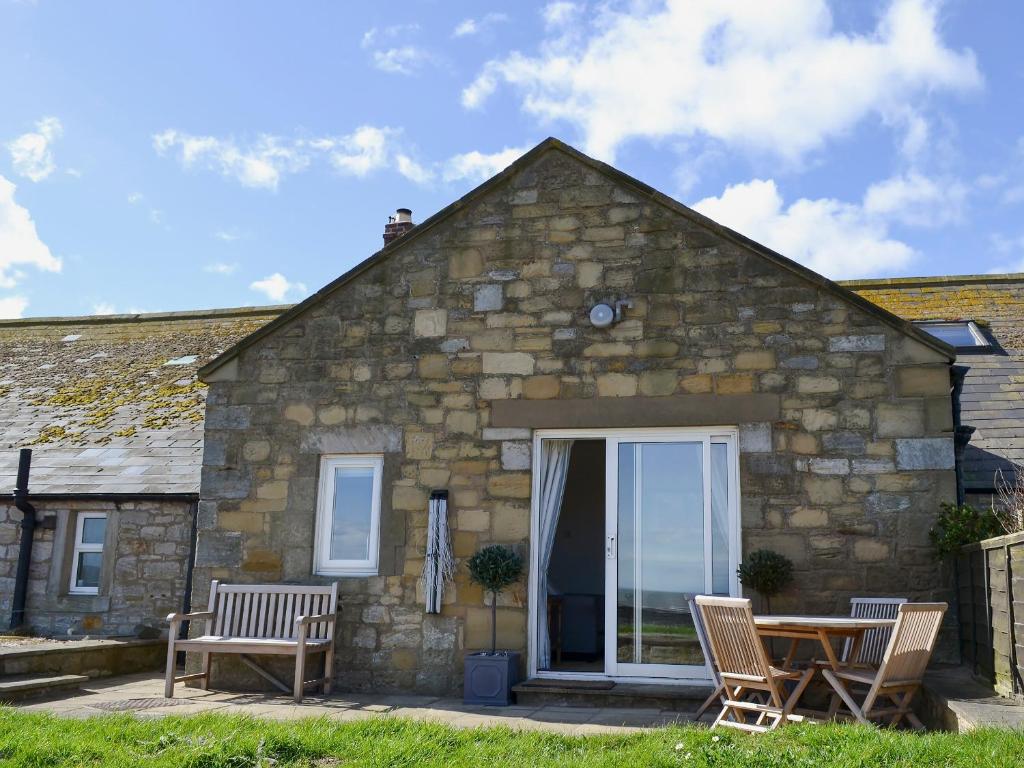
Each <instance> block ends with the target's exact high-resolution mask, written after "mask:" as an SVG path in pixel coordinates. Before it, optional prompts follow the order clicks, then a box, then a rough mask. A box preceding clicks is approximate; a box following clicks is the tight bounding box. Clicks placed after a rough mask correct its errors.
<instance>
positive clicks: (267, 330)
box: [199, 137, 956, 381]
mask: <svg viewBox="0 0 1024 768" xmlns="http://www.w3.org/2000/svg"><path fill="white" fill-rule="evenodd" d="M551 150H555V151H559V152H563V153H564V154H566V155H568V156H569V157H571V158H573V159H574V160H576V161H578V162H580V163H582V164H584V165H586V166H588V167H589V168H591V169H593V170H595V171H597V172H598V173H601V174H603V175H604V176H607V177H608V178H610V179H611V180H612V181H613V182H615V183H617V184H619V185H621V186H624V187H627V188H629V189H630V190H631V191H632V192H633V193H634V194H636V195H638V196H641V197H646V198H647V199H649V200H650V201H652V202H655V203H657V204H659V205H661V206H664V207H665V208H668V209H669V210H671V211H673V212H675V213H677V214H679V215H680V216H683V217H685V218H687V219H689V220H691V221H693V222H695V223H697V224H700V225H701V226H703V227H705V228H707V229H708V230H710V231H712V232H714V233H715V234H716V235H718V236H719V237H721V238H723V239H725V240H728V241H729V242H732V243H733V244H735V245H738V246H740V247H741V248H743V249H745V250H746V251H749V252H750V253H753V254H755V255H757V256H759V257H761V258H764V259H767V260H768V261H770V262H772V263H773V264H775V265H776V266H778V267H780V268H781V269H785V270H787V271H789V272H792V273H793V274H795V275H797V276H798V277H800V278H802V279H803V280H806V281H807V282H810V283H812V284H814V285H815V286H816V287H818V288H820V289H822V290H824V291H826V292H828V293H831V294H832V295H834V296H835V297H836V298H838V299H840V300H841V301H844V302H846V303H847V304H850V305H852V306H854V307H856V308H857V309H858V310H860V311H862V312H864V313H866V314H868V315H872V316H874V317H875V318H877V319H878V320H879V321H880V322H882V323H884V324H885V325H888V326H890V327H891V328H894V329H895V330H897V331H899V332H900V333H902V334H904V335H905V336H908V337H910V338H912V339H914V340H915V341H917V342H919V343H921V344H923V345H924V346H926V347H929V348H930V349H933V350H935V351H936V352H939V353H940V354H942V355H943V356H945V357H947V358H948V359H949V360H950V361H952V360H955V359H956V351H955V350H954V348H953V347H951V346H949V345H948V344H946V343H945V342H943V341H940V340H939V339H937V338H935V337H934V336H931V335H929V334H927V333H925V332H924V331H921V330H920V329H918V328H916V327H915V326H914V325H913V324H912V323H909V322H907V321H906V320H904V319H902V318H900V317H897V316H896V315H894V314H892V313H891V312H888V311H886V310H885V309H882V308H881V307H879V306H878V305H876V304H873V303H871V302H870V301H868V300H867V299H864V298H862V297H860V296H858V295H857V294H856V293H853V292H852V291H850V290H847V289H846V288H844V287H843V286H841V285H839V284H838V283H835V282H833V281H832V280H829V279H828V278H827V277H824V276H822V275H819V274H818V273H817V272H815V271H813V270H811V269H808V268H807V267H805V266H803V265H802V264H799V263H797V262H795V261H793V260H792V259H788V258H786V257H785V256H783V255H782V254H779V253H776V252H775V251H773V250H772V249H770V248H767V247H765V246H763V245H761V244H760V243H758V242H756V241H754V240H751V239H750V238H748V237H745V236H744V235H741V234H740V233H739V232H736V231H734V230H732V229H729V228H728V227H725V226H722V225H721V224H719V223H718V222H716V221H713V220H712V219H709V218H708V217H707V216H704V215H703V214H700V213H698V212H697V211H695V210H693V209H692V208H688V207H687V206H685V205H683V204H682V203H680V202H679V201H677V200H673V199H672V198H671V197H669V196H668V195H666V194H664V193H662V192H659V191H658V190H656V189H654V188H653V187H651V186H649V185H647V184H644V183H643V182H642V181H639V180H637V179H635V178H633V177H632V176H630V175H629V174H627V173H624V172H623V171H620V170H618V169H617V168H613V167H612V166H610V165H608V164H607V163H603V162H601V161H599V160H595V159H594V158H592V157H589V156H587V155H585V154H583V153H582V152H580V151H579V150H578V149H574V148H573V147H571V146H569V145H568V144H566V143H564V142H562V141H559V140H558V139H556V138H554V137H549V138H547V139H545V140H544V141H542V142H541V143H540V144H538V145H537V146H535V147H534V148H533V149H531V150H530V151H528V152H526V153H525V154H524V155H522V156H521V157H520V158H518V159H517V160H516V161H515V162H513V163H512V164H511V165H510V166H508V167H507V168H506V169H505V170H503V171H502V172H501V173H499V174H497V175H495V176H492V177H491V178H490V179H488V180H487V181H485V182H484V183H483V184H481V185H480V186H478V187H476V188H475V189H473V190H471V191H470V192H468V193H466V194H465V195H463V196H462V197H460V198H459V199H458V200H456V201H455V202H454V203H452V204H451V205H449V206H447V207H445V208H442V209H441V210H440V211H438V212H437V213H435V214H434V215H433V216H431V217H430V218H428V219H426V220H424V221H423V222H421V223H420V224H418V225H416V226H415V227H413V228H412V229H410V230H409V231H408V232H406V233H405V234H404V235H402V236H401V237H399V238H396V239H395V240H393V241H391V243H389V244H388V245H386V246H384V247H383V248H381V249H380V250H379V251H377V252H376V253H375V254H373V255H372V256H370V257H369V258H368V259H366V260H365V261H362V262H360V263H359V264H357V265H356V266H355V267H353V268H352V269H350V270H349V271H348V272H346V273H344V274H343V275H341V276H340V277H338V278H337V279H335V280H332V281H331V282H330V283H328V284H327V285H325V286H324V287H323V288H321V289H320V290H319V291H317V292H316V293H314V294H313V295H311V296H309V297H308V298H307V299H305V300H304V301H301V302H299V303H298V304H296V305H295V306H293V307H292V308H291V309H289V310H288V311H287V312H284V313H283V314H282V315H280V316H279V317H278V318H277V319H275V320H274V321H272V322H270V323H267V324H266V325H265V326H263V327H262V328H260V329H259V330H257V331H255V332H254V333H252V334H250V335H249V336H246V337H245V338H243V339H241V340H240V341H239V342H237V343H236V344H235V345H234V346H232V347H231V348H229V349H227V350H225V352H224V353H223V354H222V355H220V356H219V357H218V358H216V359H215V360H213V361H211V362H210V363H208V364H207V365H205V366H203V367H202V368H201V369H200V370H199V376H200V378H201V379H203V380H204V381H212V380H215V379H212V378H211V377H212V376H213V374H214V372H216V371H217V370H219V369H221V368H223V367H224V366H225V365H227V364H228V363H230V362H231V361H233V360H234V359H235V358H236V357H237V356H238V354H239V353H241V352H242V351H243V350H245V349H247V348H248V347H250V346H252V345H253V344H255V343H256V342H257V341H259V340H260V339H262V338H264V337H266V336H269V335H270V334H272V333H274V332H275V331H276V330H277V329H278V328H281V327H282V326H284V325H286V324H288V323H289V322H291V321H292V320H294V319H295V318H296V317H298V316H299V315H301V314H303V313H304V312H305V311H306V310H308V309H310V308H311V307H313V306H315V305H317V304H319V303H320V302H321V301H323V300H324V299H326V298H327V297H328V296H330V295H331V294H332V293H334V292H335V291H337V290H338V289H339V288H341V287H343V286H345V285H347V284H348V283H349V282H351V281H352V280H355V279H356V278H357V277H359V275H361V274H362V273H363V272H365V271H366V270H368V269H370V268H371V267H373V266H376V265H377V264H379V263H380V262H382V261H384V260H385V259H387V258H388V257H389V256H390V255H391V254H392V253H394V252H395V251H397V250H398V249H399V248H403V247H404V246H406V245H408V244H409V243H410V242H412V241H413V240H416V239H418V238H419V237H421V236H422V235H425V234H426V233H428V232H430V231H431V230H432V229H434V227H436V226H438V225H439V224H441V223H442V222H444V221H445V220H447V219H448V218H449V217H450V216H452V215H454V214H455V213H457V212H459V211H461V210H463V209H464V208H466V207H467V206H469V205H471V204H473V203H474V202H476V201H477V200H478V199H480V198H481V197H483V196H484V195H486V194H487V193H488V192H490V191H492V190H493V189H495V188H496V187H498V186H499V185H501V184H503V183H504V182H505V181H506V180H508V179H509V178H511V177H512V176H514V175H515V174H517V173H518V172H519V171H520V170H521V169H522V168H524V167H526V166H528V165H529V164H531V163H533V162H534V161H535V160H536V159H538V158H539V157H540V156H541V155H542V154H544V153H545V152H548V151H551Z"/></svg>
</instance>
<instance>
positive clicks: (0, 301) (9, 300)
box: [0, 296, 28, 320]
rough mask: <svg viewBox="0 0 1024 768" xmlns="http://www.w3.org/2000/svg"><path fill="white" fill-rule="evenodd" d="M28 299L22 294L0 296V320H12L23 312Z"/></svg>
mask: <svg viewBox="0 0 1024 768" xmlns="http://www.w3.org/2000/svg"><path fill="white" fill-rule="evenodd" d="M26 307H28V299H26V298H25V297H24V296H0V320H13V319H14V318H17V317H21V316H22V315H24V314H25V308H26Z"/></svg>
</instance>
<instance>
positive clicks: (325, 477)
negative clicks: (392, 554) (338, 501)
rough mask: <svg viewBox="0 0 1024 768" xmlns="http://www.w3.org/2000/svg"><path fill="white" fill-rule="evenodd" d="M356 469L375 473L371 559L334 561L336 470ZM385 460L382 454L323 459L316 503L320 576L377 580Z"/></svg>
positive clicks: (316, 562)
mask: <svg viewBox="0 0 1024 768" xmlns="http://www.w3.org/2000/svg"><path fill="white" fill-rule="evenodd" d="M340 467H355V468H359V469H370V470H372V471H373V492H372V493H373V498H372V499H371V504H370V542H369V547H368V552H369V558H367V559H366V560H336V559H331V526H332V525H333V523H334V520H333V512H334V490H335V486H334V470H335V469H338V468H340ZM383 474H384V457H383V456H382V455H380V454H343V455H339V454H333V455H325V456H321V457H320V483H319V486H318V490H317V499H316V534H315V540H314V544H313V572H314V573H315V574H317V575H319V576H376V575H377V570H378V562H379V559H380V495H381V478H382V475H383Z"/></svg>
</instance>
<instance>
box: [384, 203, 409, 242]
mask: <svg viewBox="0 0 1024 768" xmlns="http://www.w3.org/2000/svg"><path fill="white" fill-rule="evenodd" d="M414 226H416V225H415V224H413V221H412V211H411V210H410V209H409V208H399V209H398V210H397V211H395V215H394V216H388V223H387V224H385V225H384V245H387V244H388V243H390V242H391V241H392V240H397V239H398V238H399V237H401V236H402V235H404V234H405V233H406V232H408V231H409V230H410V229H412V228H413V227H414Z"/></svg>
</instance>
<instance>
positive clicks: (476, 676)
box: [463, 544, 523, 706]
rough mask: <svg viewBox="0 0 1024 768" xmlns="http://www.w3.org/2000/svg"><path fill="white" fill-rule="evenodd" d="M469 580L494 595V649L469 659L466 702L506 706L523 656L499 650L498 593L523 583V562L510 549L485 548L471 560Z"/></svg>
mask: <svg viewBox="0 0 1024 768" xmlns="http://www.w3.org/2000/svg"><path fill="white" fill-rule="evenodd" d="M466 567H467V568H468V569H469V578H470V579H471V580H472V581H474V582H475V583H477V584H479V585H480V586H481V587H483V588H484V589H486V590H487V591H488V592H490V593H491V650H490V651H479V652H477V653H470V654H468V655H467V656H466V661H465V670H464V671H465V675H464V682H463V700H464V701H465V702H466V703H467V704H490V705H495V706H506V705H508V704H511V703H512V686H513V685H515V684H516V681H517V679H518V676H519V654H518V653H516V652H514V651H498V648H497V645H498V642H497V639H498V614H497V609H498V594H499V593H500V592H502V591H503V590H505V589H506V588H508V587H510V586H511V585H512V584H515V583H516V582H517V581H519V578H520V577H521V576H522V573H523V561H522V558H520V557H519V555H517V554H516V553H515V552H513V551H512V550H511V549H509V548H508V547H503V546H500V545H498V544H493V545H491V546H489V547H484V548H483V549H481V550H480V551H479V552H477V553H476V554H475V555H473V556H472V557H471V558H469V560H468V561H466Z"/></svg>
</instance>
